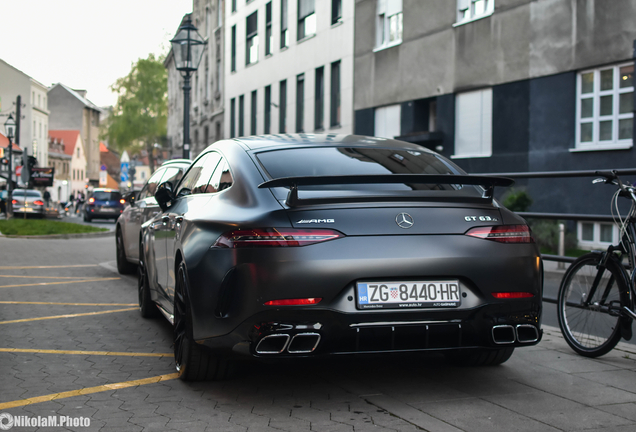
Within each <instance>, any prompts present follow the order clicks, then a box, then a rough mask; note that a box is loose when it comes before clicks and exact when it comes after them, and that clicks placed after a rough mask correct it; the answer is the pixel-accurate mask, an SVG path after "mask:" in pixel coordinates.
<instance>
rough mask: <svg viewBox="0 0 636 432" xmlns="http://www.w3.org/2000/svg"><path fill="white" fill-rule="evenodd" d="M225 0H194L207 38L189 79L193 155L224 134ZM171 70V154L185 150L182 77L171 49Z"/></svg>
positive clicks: (167, 62)
mask: <svg viewBox="0 0 636 432" xmlns="http://www.w3.org/2000/svg"><path fill="white" fill-rule="evenodd" d="M225 3H226V0H194V1H193V5H192V13H191V14H187V15H186V16H184V20H185V19H186V18H190V20H191V21H192V24H194V26H195V27H196V28H197V29H198V31H199V33H200V34H201V36H202V37H203V38H204V39H205V40H206V41H207V44H206V48H205V50H204V52H203V57H202V59H201V63H200V64H199V68H198V70H197V71H196V72H194V73H193V74H192V76H191V79H190V85H191V87H192V90H191V93H190V157H191V158H195V157H196V156H197V155H198V154H199V153H200V152H201V151H202V150H203V149H204V148H206V147H207V146H208V145H210V144H212V143H213V142H215V141H218V140H220V139H222V138H224V132H223V130H224V124H223V123H224V122H223V116H224V99H223V87H224V85H223V83H224V77H223V63H224V61H223V60H224V55H223V53H224V45H223V37H224V35H223V23H224V19H225V17H224V7H225ZM164 65H165V67H166V69H167V71H168V132H167V134H168V143H169V147H170V149H171V154H172V157H181V156H182V154H183V77H182V76H181V73H180V72H179V71H177V70H176V68H175V64H174V58H173V55H172V50H171V51H170V52H169V53H168V56H167V57H166V60H165V62H164Z"/></svg>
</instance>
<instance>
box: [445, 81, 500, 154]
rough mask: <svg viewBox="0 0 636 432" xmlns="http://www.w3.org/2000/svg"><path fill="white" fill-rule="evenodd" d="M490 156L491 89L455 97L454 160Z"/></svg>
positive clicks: (460, 94)
mask: <svg viewBox="0 0 636 432" xmlns="http://www.w3.org/2000/svg"><path fill="white" fill-rule="evenodd" d="M491 155H492V88H487V89H482V90H476V91H470V92H465V93H459V94H457V96H456V97H455V154H454V155H453V156H452V157H454V158H470V157H488V156H491Z"/></svg>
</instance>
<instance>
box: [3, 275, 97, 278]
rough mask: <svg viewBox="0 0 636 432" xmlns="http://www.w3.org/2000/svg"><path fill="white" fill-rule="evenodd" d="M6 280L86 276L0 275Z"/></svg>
mask: <svg viewBox="0 0 636 432" xmlns="http://www.w3.org/2000/svg"><path fill="white" fill-rule="evenodd" d="M0 277H6V278H24V279H86V276H24V275H0Z"/></svg>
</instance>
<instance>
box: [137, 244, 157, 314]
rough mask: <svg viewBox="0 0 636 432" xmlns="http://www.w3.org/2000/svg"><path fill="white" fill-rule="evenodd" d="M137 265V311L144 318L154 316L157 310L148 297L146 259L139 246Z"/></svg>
mask: <svg viewBox="0 0 636 432" xmlns="http://www.w3.org/2000/svg"><path fill="white" fill-rule="evenodd" d="M139 258H140V260H139V266H138V267H137V291H138V293H139V313H140V314H141V316H142V317H144V318H155V317H157V316H159V310H158V309H157V306H155V304H154V302H153V301H152V298H150V284H149V282H148V272H147V270H146V259H145V256H144V255H143V248H142V247H141V246H140V247H139Z"/></svg>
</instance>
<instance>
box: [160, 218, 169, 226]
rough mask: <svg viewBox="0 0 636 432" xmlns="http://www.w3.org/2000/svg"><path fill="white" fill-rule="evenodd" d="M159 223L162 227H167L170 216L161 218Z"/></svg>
mask: <svg viewBox="0 0 636 432" xmlns="http://www.w3.org/2000/svg"><path fill="white" fill-rule="evenodd" d="M161 222H163V224H164V225H167V224H168V222H170V216H163V217H162V218H161Z"/></svg>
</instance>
